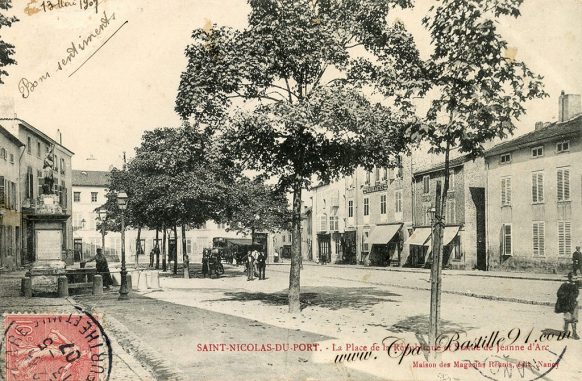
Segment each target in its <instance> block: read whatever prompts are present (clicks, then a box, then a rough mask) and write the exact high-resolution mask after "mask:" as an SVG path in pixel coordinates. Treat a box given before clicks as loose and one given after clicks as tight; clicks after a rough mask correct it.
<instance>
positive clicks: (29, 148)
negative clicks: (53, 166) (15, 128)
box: [26, 136, 32, 155]
mask: <svg viewBox="0 0 582 381" xmlns="http://www.w3.org/2000/svg"><path fill="white" fill-rule="evenodd" d="M26 152H27V153H28V154H29V155H30V154H32V139H31V138H30V136H28V137H27V138H26Z"/></svg>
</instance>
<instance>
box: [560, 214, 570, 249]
mask: <svg viewBox="0 0 582 381" xmlns="http://www.w3.org/2000/svg"><path fill="white" fill-rule="evenodd" d="M571 252H572V231H571V224H570V221H558V255H563V256H567V255H570V253H571Z"/></svg>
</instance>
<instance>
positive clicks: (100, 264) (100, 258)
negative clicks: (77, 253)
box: [82, 248, 113, 289]
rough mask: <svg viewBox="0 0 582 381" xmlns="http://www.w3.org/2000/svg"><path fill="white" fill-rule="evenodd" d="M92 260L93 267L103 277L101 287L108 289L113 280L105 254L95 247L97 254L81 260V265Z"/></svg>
mask: <svg viewBox="0 0 582 381" xmlns="http://www.w3.org/2000/svg"><path fill="white" fill-rule="evenodd" d="M92 261H95V269H96V270H97V274H99V275H101V277H102V278H103V287H105V288H107V289H109V287H110V286H111V285H112V284H113V280H112V279H111V273H110V272H109V265H108V264H107V258H106V257H105V255H103V252H102V250H101V249H100V248H98V249H97V254H96V255H95V256H94V257H92V258H89V259H88V260H86V261H84V262H82V265H83V267H84V266H85V264H86V263H87V262H92Z"/></svg>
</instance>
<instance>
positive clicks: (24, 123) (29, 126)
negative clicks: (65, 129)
mask: <svg viewBox="0 0 582 381" xmlns="http://www.w3.org/2000/svg"><path fill="white" fill-rule="evenodd" d="M3 120H6V121H16V122H17V123H18V125H19V126H21V127H24V128H26V129H27V130H29V131H32V132H34V133H35V134H37V135H39V136H41V137H42V138H43V139H45V140H47V141H49V142H50V143H52V144H54V145H57V146H59V147H60V148H62V149H63V150H65V151H67V153H69V154H70V155H71V156H72V155H74V154H75V153H74V152H73V151H71V150H70V149H68V148H67V147H65V146H64V145H62V144H61V143H59V142H57V141H56V140H55V139H53V138H51V137H50V136H48V135H47V134H45V133H44V132H42V131H41V130H39V129H38V128H36V127H34V126H33V125H32V124H30V123H28V122H27V121H25V120H22V119H20V118H0V123H1V122H2V121H3Z"/></svg>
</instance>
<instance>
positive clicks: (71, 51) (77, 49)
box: [18, 12, 115, 98]
mask: <svg viewBox="0 0 582 381" xmlns="http://www.w3.org/2000/svg"><path fill="white" fill-rule="evenodd" d="M113 20H115V13H112V14H111V16H109V15H107V13H106V12H103V16H102V17H101V20H100V22H101V23H100V24H99V26H98V27H96V28H95V29H94V30H93V31H92V32H91V33H89V34H87V35H85V36H84V37H83V36H79V38H78V40H77V41H71V42H70V45H69V47H68V48H67V49H66V55H64V56H63V57H62V58H60V59H59V60H58V61H57V64H56V70H55V72H59V71H63V70H64V68H65V67H66V66H67V65H69V64H71V63H72V62H74V61H75V59H76V57H77V56H79V55H80V54H81V53H82V52H84V51H85V50H86V49H87V48H89V47H91V46H92V45H93V44H94V41H95V40H96V39H97V37H99V35H100V34H101V33H103V32H104V31H105V30H106V29H107V28H108V27H109V26H110V25H111V22H112V21H113ZM50 78H52V77H51V73H50V72H48V71H47V72H46V73H45V74H43V75H41V76H39V77H38V78H37V79H32V80H31V79H28V78H24V77H23V78H21V79H20V81H19V82H18V91H19V92H20V94H21V95H22V97H23V98H28V97H30V95H31V94H32V93H33V92H34V91H35V90H36V89H37V87H38V86H40V85H41V84H42V83H45V82H46V81H47V80H49V79H50Z"/></svg>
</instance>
